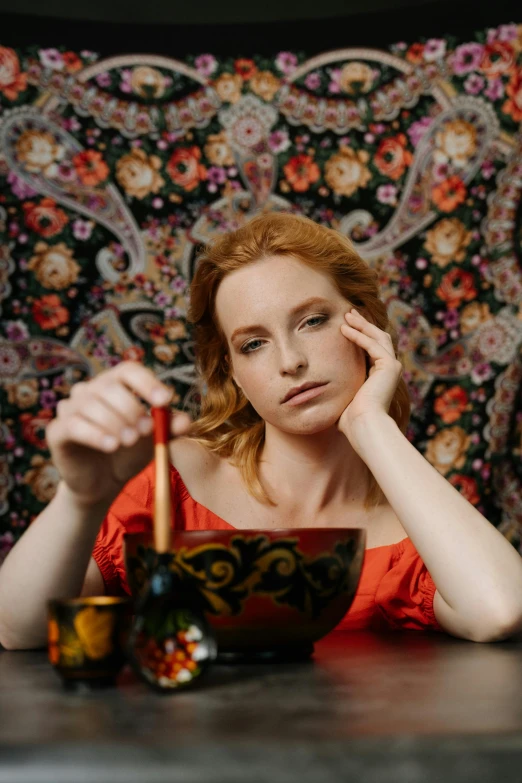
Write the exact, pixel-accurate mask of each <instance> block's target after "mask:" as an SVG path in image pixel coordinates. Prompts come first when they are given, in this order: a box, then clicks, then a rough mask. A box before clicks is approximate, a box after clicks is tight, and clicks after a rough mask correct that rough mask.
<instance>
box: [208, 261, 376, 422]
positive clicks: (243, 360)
mask: <svg viewBox="0 0 522 783" xmlns="http://www.w3.org/2000/svg"><path fill="white" fill-rule="evenodd" d="M312 298H314V299H315V301H313V302H312V301H309V300H311V299H312ZM306 302H308V304H306V305H305V306H304V307H303V309H301V310H299V311H297V310H296V311H295V312H294V310H295V309H296V308H297V307H298V306H300V305H303V304H304V303H306ZM349 309H350V304H349V302H347V300H346V299H344V297H343V296H341V294H340V293H339V292H338V291H337V289H336V287H335V285H334V283H333V282H332V280H331V279H330V277H329V276H328V275H327V274H325V273H323V272H319V271H317V270H314V269H312V268H311V267H310V266H308V265H307V264H304V263H303V262H302V261H299V260H298V259H296V258H289V257H287V256H270V257H268V258H265V259H263V260H261V261H257V262H255V263H253V264H250V265H249V266H246V267H244V268H242V269H238V270H236V271H235V272H231V273H230V274H229V275H227V276H226V277H225V278H224V280H223V281H222V282H221V284H220V286H219V288H218V291H217V295H216V311H217V316H218V319H219V323H220V325H221V328H222V329H223V331H224V333H225V335H226V338H227V343H228V349H229V357H230V363H231V370H232V375H233V378H234V380H235V382H236V383H237V385H238V386H239V387H240V388H241V389H242V390H243V393H244V394H245V396H246V397H247V399H248V400H249V402H250V403H251V405H252V407H253V408H254V409H255V410H256V411H257V413H258V414H259V415H260V416H261V417H262V418H263V419H264V420H265V421H266V422H269V423H270V424H272V425H274V426H275V427H277V428H278V429H281V430H284V431H286V432H291V433H294V434H314V433H316V432H321V431H323V430H325V429H327V428H328V427H331V426H333V425H334V424H335V423H336V422H337V420H338V419H339V417H340V416H341V414H342V412H343V411H344V409H345V408H346V407H347V405H348V404H349V403H350V401H351V400H352V399H353V397H354V395H355V394H356V392H357V391H358V389H359V388H360V387H361V385H362V384H363V383H364V380H365V376H366V360H365V354H364V351H363V350H362V349H361V348H359V347H358V346H356V345H354V344H353V343H351V342H350V341H349V340H348V339H347V338H346V337H345V336H344V335H343V333H342V332H341V328H340V327H341V324H343V323H346V322H345V319H344V316H345V313H347V312H348V310H349ZM309 381H310V382H314V383H322V384H324V386H323V387H322V390H321V392H320V393H319V394H317V395H316V396H315V397H313V399H309V400H307V401H302V402H299V404H295V403H296V402H297V399H296V400H295V401H294V403H293V404H290V403H289V402H283V400H284V397H285V395H286V394H287V393H288V392H289V391H290V389H292V388H293V387H295V386H300V385H301V384H303V383H307V382H309Z"/></svg>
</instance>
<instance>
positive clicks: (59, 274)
mask: <svg viewBox="0 0 522 783" xmlns="http://www.w3.org/2000/svg"><path fill="white" fill-rule="evenodd" d="M73 254H74V251H73V250H72V249H71V248H68V247H67V246H66V245H65V244H64V243H63V242H59V243H58V244H56V245H47V244H46V243H45V242H37V243H36V245H35V246H34V255H33V256H32V257H31V258H30V260H29V264H28V266H27V268H28V269H29V270H30V271H31V272H34V274H35V277H36V279H37V280H38V282H39V283H40V284H41V285H42V286H43V287H44V288H52V289H54V290H56V291H59V290H62V289H64V288H68V287H69V286H71V285H73V284H74V283H75V282H76V281H77V279H78V275H79V274H80V271H81V269H80V266H79V265H78V264H77V263H76V261H75V260H74V257H73ZM51 298H52V297H48V299H51ZM54 299H58V297H54ZM58 301H59V300H58ZM44 321H45V322H47V321H46V319H45V318H44V317H43V316H42V322H44ZM42 328H46V329H47V328H52V327H49V326H42Z"/></svg>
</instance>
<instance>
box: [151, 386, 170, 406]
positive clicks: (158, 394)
mask: <svg viewBox="0 0 522 783" xmlns="http://www.w3.org/2000/svg"><path fill="white" fill-rule="evenodd" d="M171 397H172V394H171V393H170V391H167V390H166V389H154V391H153V392H152V402H153V403H154V405H166V404H167V403H168V402H169V400H170V398H171Z"/></svg>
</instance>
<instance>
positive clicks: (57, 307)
mask: <svg viewBox="0 0 522 783" xmlns="http://www.w3.org/2000/svg"><path fill="white" fill-rule="evenodd" d="M31 312H32V315H33V318H34V320H35V321H36V323H37V324H38V326H39V327H40V329H57V328H58V327H59V326H61V325H62V324H66V323H68V321H69V311H68V310H67V308H66V307H64V306H63V305H62V302H61V299H60V297H59V296H57V295H56V294H47V295H46V296H42V297H40V299H35V300H34V302H33V306H32V308H31Z"/></svg>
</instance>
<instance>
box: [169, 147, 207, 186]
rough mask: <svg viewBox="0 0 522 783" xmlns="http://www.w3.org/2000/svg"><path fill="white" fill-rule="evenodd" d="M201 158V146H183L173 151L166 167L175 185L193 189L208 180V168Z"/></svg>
mask: <svg viewBox="0 0 522 783" xmlns="http://www.w3.org/2000/svg"><path fill="white" fill-rule="evenodd" d="M200 158H201V150H200V149H199V147H182V148H180V149H177V150H175V151H174V152H173V153H172V155H171V157H170V160H169V162H168V163H167V166H166V169H167V173H168V175H169V177H170V178H171V180H172V181H173V182H174V184H175V185H179V187H180V188H183V189H184V190H187V191H191V190H194V189H195V188H197V187H198V185H199V184H200V182H203V181H204V180H206V178H207V170H206V168H205V166H203V165H202V164H201V163H200V162H199V160H200Z"/></svg>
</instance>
